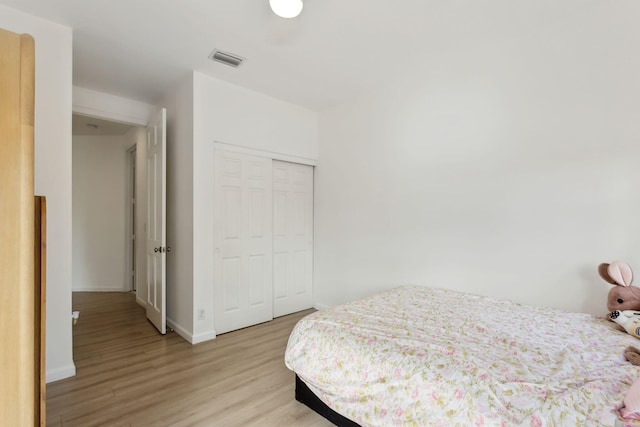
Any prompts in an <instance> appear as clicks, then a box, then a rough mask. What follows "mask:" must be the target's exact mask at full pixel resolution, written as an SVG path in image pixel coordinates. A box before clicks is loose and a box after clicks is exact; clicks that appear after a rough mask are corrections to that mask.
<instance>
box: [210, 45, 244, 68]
mask: <svg viewBox="0 0 640 427" xmlns="http://www.w3.org/2000/svg"><path fill="white" fill-rule="evenodd" d="M209 59H211V60H212V61H218V62H222V63H223V64H227V65H230V66H232V67H234V68H238V67H239V66H240V64H242V63H243V62H244V58H241V57H239V56H238V55H234V54H233V53H229V52H222V51H221V50H217V49H216V50H214V51H213V53H211V55H209Z"/></svg>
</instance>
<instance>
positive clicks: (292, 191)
mask: <svg viewBox="0 0 640 427" xmlns="http://www.w3.org/2000/svg"><path fill="white" fill-rule="evenodd" d="M273 200H274V212H273V215H274V218H273V223H274V237H273V254H274V255H273V256H274V259H275V260H276V262H275V263H274V275H273V277H274V292H275V293H274V302H273V314H274V317H278V316H284V315H285V314H290V313H295V312H296V311H301V310H306V309H308V308H311V307H312V303H313V293H312V292H313V167H311V166H306V165H300V164H296V163H289V162H282V161H276V160H274V161H273Z"/></svg>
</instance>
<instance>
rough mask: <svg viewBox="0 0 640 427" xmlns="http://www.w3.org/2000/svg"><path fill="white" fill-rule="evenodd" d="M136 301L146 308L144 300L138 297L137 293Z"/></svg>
mask: <svg viewBox="0 0 640 427" xmlns="http://www.w3.org/2000/svg"><path fill="white" fill-rule="evenodd" d="M136 302H137V303H138V305H140V306H142V307H144V308H147V303H146V302H144V300H143V299H142V298H138V294H136Z"/></svg>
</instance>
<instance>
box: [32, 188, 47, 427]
mask: <svg viewBox="0 0 640 427" xmlns="http://www.w3.org/2000/svg"><path fill="white" fill-rule="evenodd" d="M34 210H35V227H34V233H35V235H34V249H35V252H34V254H35V258H34V264H35V268H34V279H35V295H34V322H33V325H34V338H35V339H34V369H35V375H34V398H35V402H36V407H35V424H36V425H38V424H39V425H40V426H46V425H47V420H46V409H47V407H46V395H47V381H46V380H47V378H46V377H47V375H46V373H47V371H46V369H45V360H46V349H47V346H46V335H47V334H46V331H47V312H46V307H47V304H46V299H47V286H46V283H47V281H46V278H47V201H46V199H45V198H44V197H43V196H36V197H35V206H34Z"/></svg>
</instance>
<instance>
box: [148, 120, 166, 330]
mask: <svg viewBox="0 0 640 427" xmlns="http://www.w3.org/2000/svg"><path fill="white" fill-rule="evenodd" d="M166 127H167V110H166V109H164V108H162V109H161V110H158V111H157V112H156V114H155V115H154V117H153V119H152V120H151V121H150V122H149V125H148V126H147V283H146V285H147V299H146V306H147V318H148V319H149V320H150V321H151V323H153V325H154V326H155V327H156V328H157V329H158V331H159V332H160V333H161V334H165V333H166V320H167V312H166V311H167V308H166V307H167V304H166V282H165V280H166V256H167V247H166V218H165V213H166V205H165V203H166V202H165V201H166V154H167V140H166Z"/></svg>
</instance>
